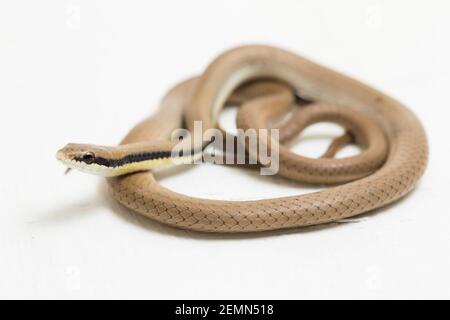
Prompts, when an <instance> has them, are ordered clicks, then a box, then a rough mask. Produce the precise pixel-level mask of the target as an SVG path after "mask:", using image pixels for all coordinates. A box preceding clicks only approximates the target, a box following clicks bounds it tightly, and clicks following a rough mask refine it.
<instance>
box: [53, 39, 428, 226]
mask: <svg viewBox="0 0 450 320" xmlns="http://www.w3.org/2000/svg"><path fill="white" fill-rule="evenodd" d="M263 80H264V81H263ZM245 84H247V85H245ZM233 93H234V94H233ZM294 94H295V95H297V96H298V97H299V99H300V98H301V99H303V100H307V101H313V102H312V103H309V104H308V105H307V106H306V107H302V108H295V107H293V104H295V103H296V102H297V101H296V100H298V99H296V98H295V96H294ZM227 101H228V102H232V103H236V104H242V107H241V108H240V109H241V110H240V112H239V115H238V126H239V127H243V128H266V127H269V126H271V119H273V118H274V117H276V116H281V115H282V114H283V113H285V112H286V111H288V110H292V108H295V109H294V110H295V111H294V112H293V115H292V116H291V118H290V119H288V120H287V122H285V123H284V124H283V125H282V127H281V128H280V145H279V159H280V170H279V174H280V175H282V176H284V177H287V178H290V179H295V180H298V181H304V182H308V183H319V184H336V183H343V184H342V185H338V186H332V187H330V188H327V189H324V190H322V191H319V192H314V193H310V194H305V195H298V196H290V197H283V198H274V199H263V200H257V201H222V200H208V199H198V198H193V197H189V196H185V195H181V194H178V193H175V192H172V191H170V190H168V189H166V188H164V187H162V186H161V185H160V184H159V183H158V182H157V181H156V180H155V178H154V176H153V174H152V172H151V171H149V169H151V168H154V167H156V166H158V165H160V164H161V163H163V162H164V161H167V160H168V159H171V156H170V155H169V153H170V150H171V148H173V143H172V142H171V141H170V136H171V133H172V132H173V131H174V130H175V129H177V128H180V127H181V126H182V124H183V121H184V123H185V126H186V127H187V128H188V129H190V130H191V131H192V130H193V127H194V121H202V126H203V127H202V128H203V130H207V129H209V128H215V127H217V118H218V114H219V112H220V110H221V108H223V106H224V105H225V104H226V102H227ZM319 121H332V122H337V123H339V124H340V125H342V126H344V127H345V128H346V129H347V130H348V131H349V132H351V134H352V136H353V137H354V139H355V140H356V142H357V143H358V144H360V145H361V146H362V148H363V151H362V152H361V153H360V154H359V155H356V156H353V157H348V158H344V159H334V158H333V157H332V156H333V155H334V153H335V152H336V150H337V149H339V147H340V145H342V144H344V143H345V142H343V141H344V140H348V139H346V137H342V138H341V140H342V142H339V141H335V143H334V145H332V147H330V149H329V151H328V152H327V154H326V155H325V157H323V158H321V159H312V158H307V157H303V156H300V155H297V154H294V153H292V152H291V151H290V150H289V149H288V148H287V147H284V146H283V143H284V142H285V141H288V140H289V139H291V138H292V137H293V136H295V135H297V134H298V133H299V132H301V131H302V130H303V129H304V128H305V127H306V126H308V125H310V124H312V123H315V122H319ZM347 138H348V136H347ZM346 142H348V141H346ZM266 143H267V144H268V145H269V144H270V145H272V144H277V143H278V142H277V141H272V140H270V139H268V140H267V141H266ZM333 149H335V150H333ZM427 157H428V146H427V139H426V135H425V132H424V129H423V128H422V125H421V124H420V122H419V120H418V119H417V118H416V117H415V115H414V114H413V113H412V112H411V111H409V110H408V109H407V108H406V107H404V106H403V105H402V104H400V103H399V102H397V101H395V100H394V99H392V98H390V97H388V96H386V95H384V94H382V93H380V92H379V91H377V90H375V89H372V88H370V87H368V86H366V85H364V84H362V83H360V82H358V81H356V80H353V79H351V78H349V77H347V76H344V75H342V74H339V73H337V72H335V71H332V70H330V69H327V68H324V67H322V66H319V65H317V64H315V63H313V62H311V61H308V60H306V59H304V58H302V57H299V56H297V55H294V54H292V53H290V52H287V51H284V50H282V49H278V48H274V47H268V46H243V47H238V48H235V49H232V50H229V51H227V52H225V53H224V54H222V55H220V56H219V57H218V58H217V59H215V60H214V61H213V62H212V63H211V64H210V65H209V67H208V68H207V69H206V70H205V72H204V73H203V74H202V75H201V76H200V77H198V78H195V79H191V80H188V81H185V82H183V83H181V84H179V85H177V86H176V87H175V88H173V89H172V90H171V91H170V92H169V93H168V94H167V95H166V97H165V98H164V99H163V101H162V103H161V107H160V109H159V111H158V112H157V113H156V114H155V115H153V116H152V117H150V118H148V119H146V120H144V121H143V122H141V123H140V124H139V125H137V126H136V127H135V128H134V129H133V130H131V132H130V133H129V134H128V135H127V137H126V138H125V139H124V140H123V142H122V144H121V146H119V147H101V146H92V145H77V144H69V145H67V146H66V147H65V148H63V149H62V150H60V151H59V152H58V158H59V159H60V160H62V161H63V162H64V163H65V164H66V165H68V166H69V167H70V168H77V169H81V170H84V171H88V172H91V173H97V174H101V175H104V176H108V177H109V178H108V183H109V185H110V187H111V190H112V194H113V196H114V198H115V199H117V200H118V201H119V202H120V203H122V204H123V205H125V206H126V207H128V208H131V209H133V210H135V211H137V212H139V213H141V214H143V215H145V216H147V217H150V218H152V219H154V220H157V221H160V222H163V223H166V224H169V225H172V226H176V227H181V228H187V229H192V230H196V231H207V232H255V231H265V230H274V229H282V228H293V227H300V226H308V225H316V224H321V223H327V222H331V221H336V220H340V219H343V218H348V217H351V216H355V215H358V214H361V213H364V212H367V211H369V210H373V209H376V208H379V207H382V206H385V205H387V204H389V203H391V202H393V201H395V200H397V199H399V198H401V197H402V196H404V195H405V194H407V193H408V192H409V191H411V190H412V189H413V188H414V186H415V185H416V182H417V181H418V179H419V178H420V177H421V176H422V174H423V172H424V170H425V167H426V163H427ZM133 171H136V172H134V173H130V172H133Z"/></svg>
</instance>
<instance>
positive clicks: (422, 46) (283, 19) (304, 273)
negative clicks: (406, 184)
mask: <svg viewBox="0 0 450 320" xmlns="http://www.w3.org/2000/svg"><path fill="white" fill-rule="evenodd" d="M419 3H421V4H419ZM449 16H450V2H449V1H446V0H442V1H426V2H425V1H421V2H416V3H413V2H412V1H395V3H394V2H393V1H377V0H372V1H361V0H354V1H343V2H342V1H339V2H337V1H331V0H330V1H317V0H314V1H297V0H292V1H261V0H258V1H242V0H239V1H232V0H228V1H220V2H219V1H206V0H205V1H158V2H156V1H127V2H126V1H121V2H117V1H106V0H105V1H92V0H90V1H87V0H86V1H76V0H73V1H61V0H55V1H31V0H30V1H2V2H1V4H0V105H1V120H0V121H1V122H0V125H1V127H0V136H1V142H2V151H1V158H2V160H1V164H2V166H1V168H2V177H1V179H0V187H1V188H0V197H1V202H0V203H1V206H2V207H1V208H0V214H1V216H0V297H1V298H289V299H290V298H450V273H449V270H450V257H449V249H450V232H449V228H450V214H449V207H448V205H449V201H448V199H449V195H448V190H449V178H450V170H448V165H449V160H448V159H449V156H450V145H449V141H448V137H449V127H450V124H449V123H450V122H449V120H450V111H449V110H450V108H449V105H448V104H449V94H448V93H449V84H450V62H449V57H450V46H449V38H448V30H450V19H449ZM248 42H257V43H267V44H273V45H279V46H282V47H285V48H288V49H291V50H293V51H295V52H298V53H300V54H303V55H306V56H307V57H310V58H312V59H314V60H316V61H318V62H321V63H323V64H325V65H328V66H330V67H333V68H335V69H337V70H339V71H342V72H344V73H346V74H349V75H352V76H354V77H356V78H358V79H360V80H362V81H365V82H367V83H368V84H371V85H373V86H375V87H377V88H379V89H381V90H383V91H385V92H386V93H387V94H390V95H392V96H394V97H396V98H397V99H399V100H400V101H402V102H404V103H405V104H406V105H408V106H410V107H411V109H412V110H414V111H415V112H416V113H417V115H418V116H419V118H420V119H421V120H422V121H423V123H424V125H425V127H426V130H427V133H428V135H429V140H430V147H431V159H430V163H429V167H428V170H427V172H426V175H425V176H424V177H423V179H422V180H421V182H420V184H419V185H418V187H417V189H416V191H415V192H414V193H413V194H412V195H411V196H409V197H408V198H406V199H405V200H404V201H401V202H399V203H397V204H395V205H393V206H391V207H389V208H387V209H386V210H381V211H378V212H377V213H376V214H370V215H366V216H365V218H366V219H364V220H362V221H361V222H359V223H349V224H341V225H338V226H329V227H325V228H312V229H303V230H297V231H294V232H279V233H272V234H270V235H267V234H266V235H263V236H259V235H254V236H234V237H233V236H214V235H203V234H196V233H192V232H187V231H182V230H175V229H172V228H169V227H166V226H163V225H160V224H158V223H154V222H152V221H149V220H146V219H143V218H141V217H139V216H136V215H135V214H132V213H130V212H128V211H126V210H124V209H123V208H121V207H119V206H118V205H117V204H115V202H114V201H112V200H111V199H110V198H109V197H108V196H107V195H106V194H105V191H104V189H105V186H104V184H103V182H102V181H101V180H100V179H98V178H96V177H91V176H87V175H83V174H81V173H75V172H74V173H73V174H71V175H69V176H64V175H63V171H64V168H63V167H62V166H61V165H60V164H59V163H57V162H56V160H55V156H54V154H55V151H56V150H57V149H58V148H60V147H62V146H63V145H64V144H65V143H67V142H90V143H97V144H115V143H117V142H118V141H119V140H120V139H121V137H122V136H123V135H124V134H125V133H126V132H127V131H128V130H129V128H131V127H132V126H133V125H134V124H135V123H136V122H137V121H139V120H140V119H142V118H143V117H145V116H146V115H148V114H149V113H150V112H152V111H153V110H155V109H156V108H157V105H158V101H159V99H160V98H161V97H162V95H163V94H164V93H165V92H166V90H168V89H169V88H170V86H172V85H173V84H174V83H176V82H177V81H179V80H181V79H183V78H185V77H188V76H190V75H193V74H196V73H198V72H200V71H201V70H202V68H203V67H205V65H206V64H207V63H208V62H209V61H210V60H211V59H212V58H213V57H214V56H215V55H217V54H218V53H220V52H221V51H222V50H224V49H226V48H229V47H231V46H233V45H237V44H241V43H248ZM314 132H315V133H318V134H319V137H320V134H325V135H329V134H333V132H335V128H334V127H329V126H318V127H317V126H316V128H311V129H310V133H309V135H310V137H311V135H313V136H314V134H315V133H314ZM316 142H317V143H316ZM316 142H313V140H308V141H307V142H305V143H304V144H303V145H304V146H305V148H306V147H307V149H306V151H304V152H306V153H307V154H308V153H311V154H317V153H319V152H320V150H322V149H323V147H324V146H325V145H326V140H324V139H323V137H322V139H319V141H316ZM300 146H301V145H299V146H297V148H300ZM300 149H301V148H300ZM162 183H163V184H164V185H165V186H167V187H170V188H171V189H173V190H176V191H180V192H184V193H187V194H190V195H196V196H203V197H209V198H224V199H255V198H264V197H275V196H281V195H290V194H296V193H305V192H310V191H312V190H313V189H308V188H306V189H305V188H301V187H299V186H298V185H296V184H294V183H287V182H285V181H282V180H280V179H275V178H272V179H270V178H269V179H265V178H264V179H263V178H260V177H259V176H258V175H257V174H256V173H246V172H244V171H241V170H236V169H233V168H223V167H218V166H214V167H213V166H210V165H203V166H197V167H195V168H193V169H191V170H188V171H185V172H179V173H178V174H177V175H170V176H167V177H165V178H164V177H163V179H162Z"/></svg>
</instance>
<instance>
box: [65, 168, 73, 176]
mask: <svg viewBox="0 0 450 320" xmlns="http://www.w3.org/2000/svg"><path fill="white" fill-rule="evenodd" d="M71 170H72V168H67V169H66V171H65V172H64V174H65V175H67V174H68V173H69V172H70V171H71Z"/></svg>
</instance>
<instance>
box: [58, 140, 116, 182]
mask: <svg viewBox="0 0 450 320" xmlns="http://www.w3.org/2000/svg"><path fill="white" fill-rule="evenodd" d="M56 158H57V159H58V160H59V161H61V162H62V163H63V164H65V165H66V166H67V167H68V171H69V170H70V169H77V170H80V171H83V172H87V173H91V174H96V175H100V176H106V177H107V176H112V175H113V174H112V173H111V170H110V169H109V166H108V164H109V162H110V161H111V160H110V159H113V158H114V154H113V152H112V151H111V148H109V147H104V146H96V145H90V144H75V143H69V144H68V145H66V146H65V147H64V148H62V149H60V150H59V151H58V152H57V153H56Z"/></svg>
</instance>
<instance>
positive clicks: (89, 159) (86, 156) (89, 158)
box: [82, 152, 95, 164]
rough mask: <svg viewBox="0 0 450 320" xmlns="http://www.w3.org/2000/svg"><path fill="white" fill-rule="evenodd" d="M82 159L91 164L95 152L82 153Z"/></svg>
mask: <svg viewBox="0 0 450 320" xmlns="http://www.w3.org/2000/svg"><path fill="white" fill-rule="evenodd" d="M82 159H83V161H84V162H85V163H87V164H91V163H93V162H94V160H95V154H93V153H92V152H86V153H85V154H83V156H82Z"/></svg>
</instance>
